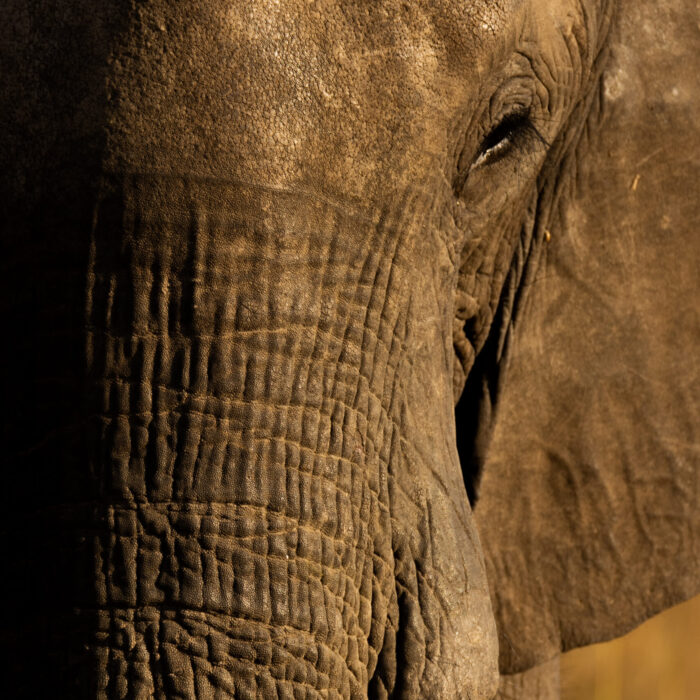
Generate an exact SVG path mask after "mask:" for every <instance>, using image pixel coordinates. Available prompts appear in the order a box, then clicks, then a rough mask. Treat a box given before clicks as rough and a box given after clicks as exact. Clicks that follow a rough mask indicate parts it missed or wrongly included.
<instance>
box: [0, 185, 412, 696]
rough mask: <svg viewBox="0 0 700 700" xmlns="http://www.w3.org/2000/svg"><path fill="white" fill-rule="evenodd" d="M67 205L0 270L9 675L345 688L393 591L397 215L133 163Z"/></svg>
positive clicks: (168, 692) (156, 689) (96, 688)
mask: <svg viewBox="0 0 700 700" xmlns="http://www.w3.org/2000/svg"><path fill="white" fill-rule="evenodd" d="M69 219H70V217H69ZM84 224H85V222H84V221H83V222H81V221H77V220H75V219H70V220H68V222H67V223H66V221H60V222H58V223H57V222H56V220H55V219H54V220H52V221H50V222H49V223H45V225H44V228H43V231H42V232H41V233H37V232H36V229H34V232H33V233H32V235H35V236H40V237H41V240H38V239H36V238H35V240H33V241H29V242H27V241H25V242H24V243H23V239H24V238H25V237H24V236H21V235H16V236H15V238H14V240H13V243H12V245H13V246H14V247H15V248H16V249H17V251H19V252H17V254H16V255H15V256H14V260H15V261H18V262H17V264H16V265H15V267H14V268H12V269H9V268H8V269H7V270H6V273H7V280H6V281H7V282H8V285H9V286H8V288H12V289H14V290H15V293H16V294H19V295H20V296H24V297H25V298H24V299H23V300H22V308H24V309H25V312H24V313H25V314H27V311H26V310H27V309H31V311H30V312H29V314H28V315H29V318H26V317H25V318H24V319H23V321H24V325H22V319H19V318H17V319H16V321H17V329H18V331H17V332H18V333H19V334H20V336H21V337H20V339H19V341H18V343H17V346H16V347H17V348H18V349H19V352H18V353H17V356H16V357H15V358H14V360H13V363H12V364H13V365H14V366H13V367H11V368H10V367H8V366H6V367H5V372H4V374H5V381H6V384H7V385H9V386H11V395H13V396H17V397H18V399H17V403H16V404H15V405H14V406H10V407H9V409H10V410H9V411H8V415H7V416H6V420H5V424H6V425H7V426H9V430H8V435H7V436H6V437H7V440H8V444H9V445H10V446H11V448H10V450H9V454H10V458H9V463H8V466H7V469H6V471H7V473H8V474H11V475H12V477H11V478H12V481H11V483H10V485H9V488H8V490H7V492H6V494H5V499H4V500H5V504H4V508H5V513H6V516H7V517H6V518H5V527H4V529H5V532H4V533H3V534H4V538H3V539H4V541H5V542H6V543H8V542H12V543H13V544H12V551H11V552H9V553H5V555H4V556H5V558H3V561H5V562H9V563H10V565H9V567H8V568H7V569H6V572H9V575H8V574H6V576H5V582H4V585H6V586H9V591H7V592H6V594H5V596H4V597H3V600H5V601H8V600H10V601H13V604H12V610H9V611H8V614H9V615H10V616H15V617H16V620H17V624H16V627H17V628H21V629H22V630H23V633H22V634H23V639H20V640H17V639H16V638H14V639H12V640H8V639H4V640H3V642H4V644H3V646H6V647H9V648H8V649H7V653H8V654H9V655H10V656H12V655H14V657H15V662H16V664H17V665H18V666H19V667H20V668H22V667H24V669H25V670H24V671H20V672H19V673H18V676H19V677H21V678H22V682H23V683H25V684H26V687H25V688H24V690H23V691H22V690H20V691H19V693H20V695H21V694H22V692H24V694H25V695H31V694H32V693H34V695H35V696H36V693H37V683H38V684H39V686H40V690H41V691H42V692H46V691H47V689H50V688H53V689H54V690H55V689H56V688H57V687H60V690H61V691H62V692H64V693H67V694H68V696H70V697H83V696H89V697H94V696H96V695H97V696H99V697H147V696H151V695H154V694H155V695H157V696H160V697H218V695H217V693H220V694H221V695H222V696H235V697H276V696H278V695H279V696H280V697H296V696H297V695H299V694H300V693H302V694H303V695H304V697H317V696H319V697H320V696H321V694H324V696H325V694H330V695H331V696H333V695H334V694H335V693H338V694H339V695H342V696H344V697H353V696H357V695H362V694H364V693H366V688H367V684H368V681H369V677H370V676H371V674H372V671H373V668H374V667H375V665H376V661H377V656H378V652H379V650H380V649H381V646H382V641H383V637H384V629H385V620H386V615H387V609H388V607H389V605H390V599H391V597H392V595H395V594H394V581H393V575H392V574H391V569H392V566H393V563H392V549H391V524H390V522H389V511H388V494H387V479H386V472H387V463H388V462H389V460H391V459H392V449H393V445H394V444H395V440H396V435H395V434H394V433H395V431H394V425H395V424H394V422H393V421H392V419H391V418H390V413H389V408H390V406H391V405H392V402H393V398H394V388H393V387H395V386H396V381H395V378H396V374H397V365H398V363H399V362H400V356H398V355H397V354H396V353H394V354H392V353H390V352H389V348H390V347H391V338H392V337H397V336H398V335H400V334H401V330H400V329H401V327H402V318H401V314H402V313H404V311H402V310H401V309H400V307H398V306H397V307H387V306H385V305H384V300H385V299H386V297H387V294H390V293H391V290H390V287H391V262H390V261H389V263H388V264H387V255H388V254H390V253H391V251H392V250H393V248H394V247H395V240H393V239H394V238H395V237H396V235H397V233H396V230H397V229H396V227H392V226H378V227H377V228H376V231H375V233H374V234H373V235H364V236H362V237H361V239H360V238H359V237H351V236H348V235H347V231H348V230H352V228H353V227H355V228H356V227H357V226H358V225H367V224H368V222H366V221H364V222H363V221H360V220H359V219H358V218H357V216H356V215H353V214H350V213H349V212H348V211H347V210H344V209H342V208H340V207H332V206H330V205H328V204H320V203H319V202H318V201H316V200H314V198H313V197H311V196H309V197H303V196H301V195H298V194H297V195H291V194H286V193H280V192H272V191H269V190H266V189H264V188H260V187H244V186H242V185H227V184H216V183H212V182H208V181H193V180H191V179H190V180H187V179H181V178H164V177H158V178H156V177H154V178H150V179H149V178H146V177H136V176H134V177H120V178H115V179H113V180H110V181H108V182H107V181H106V182H105V183H103V185H102V186H101V189H100V195H99V204H98V206H97V207H96V209H95V212H94V215H93V218H92V221H91V222H90V224H89V226H84ZM341 231H343V232H344V235H340V234H339V232H341ZM354 246H356V247H354ZM21 251H24V253H22V252H21ZM31 256H34V265H33V268H30V267H29V266H28V265H27V262H28V258H30V257H31ZM22 269H24V270H25V272H26V270H27V269H35V270H37V273H38V274H39V275H40V276H41V279H40V280H39V281H34V280H28V279H26V276H25V278H22V277H21V270H22ZM78 300H79V301H80V303H76V302H77V301H78ZM6 305H7V308H6V309H5V311H8V313H10V312H11V308H15V307H18V306H19V304H18V303H17V299H14V300H11V303H6ZM368 310H369V311H368ZM30 329H31V330H30ZM387 329H389V330H387ZM30 334H32V335H30ZM387 338H388V340H389V345H387ZM399 345H400V344H399ZM8 370H9V371H8ZM28 378H33V379H31V380H30V381H29V385H27V379H28ZM22 382H24V386H25V387H27V386H28V389H27V390H26V391H25V392H22V390H21V386H23V384H22ZM27 493H29V494H32V497H31V499H30V500H28V499H25V498H20V497H19V494H27ZM28 581H30V582H31V583H30V584H29V585H28V584H27V582H28ZM15 582H17V583H15ZM3 653H5V652H3ZM37 654H39V655H40V656H42V657H43V658H44V659H45V660H46V662H45V664H44V669H43V670H42V677H41V678H37V676H36V675H32V674H31V673H30V664H31V663H33V662H32V661H31V659H34V658H36V656H37Z"/></svg>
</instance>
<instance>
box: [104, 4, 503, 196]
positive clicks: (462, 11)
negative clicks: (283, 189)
mask: <svg viewBox="0 0 700 700" xmlns="http://www.w3.org/2000/svg"><path fill="white" fill-rule="evenodd" d="M502 4H503V3H496V4H488V6H487V4H486V3H461V2H454V0H449V1H448V0H442V1H441V2H436V3H429V2H427V1H424V2H418V3H404V2H398V0H382V1H381V2H375V3H367V2H340V1H339V0H318V1H309V0H253V1H251V2H246V3H238V2H237V3H230V2H223V1H221V0H199V1H198V2H193V3H191V4H190V6H189V10H188V11H187V12H186V13H185V12H182V11H181V10H180V9H178V8H175V7H174V6H173V4H172V3H166V2H162V1H157V0H153V1H151V2H145V3H142V4H141V5H140V6H139V9H138V11H137V12H134V14H133V17H132V20H131V23H130V26H129V28H128V29H127V31H125V32H124V34H123V35H122V38H121V39H119V40H118V41H116V43H115V48H114V52H113V58H112V63H111V68H110V73H109V82H110V85H111V90H110V95H111V99H110V104H109V108H108V113H109V123H108V128H109V134H108V156H107V162H108V165H109V166H110V167H112V168H115V169H122V168H127V169H130V170H134V169H135V170H149V169H150V170H152V169H155V170H161V171H166V172H172V171H173V170H179V171H188V172H191V173H196V174H200V175H208V176H215V177H222V178H227V179H245V180H252V181H261V182H266V183H270V184H273V185H278V186H291V185H294V184H298V183H299V182H300V181H301V182H305V184H311V183H309V180H313V179H314V178H315V179H323V181H324V182H323V184H324V186H325V187H326V188H327V189H331V190H336V191H338V192H342V193H343V194H344V196H346V197H348V196H350V197H352V196H353V195H354V196H356V197H358V198H359V199H364V198H366V195H367V191H368V190H369V191H376V183H377V182H381V183H382V188H383V189H387V187H392V188H393V187H396V188H399V189H402V187H401V186H402V184H405V183H406V182H412V183H415V182H416V181H418V182H420V181H422V180H423V179H424V178H423V176H422V175H423V173H425V172H427V171H434V170H435V167H436V162H438V161H439V159H440V158H443V157H444V153H445V152H446V151H447V146H446V143H445V142H444V141H445V139H446V138H447V133H448V128H447V126H448V125H449V124H450V123H451V121H452V120H453V119H454V113H455V111H456V110H459V109H464V104H465V97H466V96H467V95H468V94H469V92H470V90H471V91H473V86H474V83H475V80H470V78H471V77H474V76H475V75H476V72H477V71H476V63H477V57H478V56H483V54H484V49H483V48H482V46H483V45H485V44H484V42H488V41H489V37H493V35H494V34H497V33H498V31H499V28H500V27H501V25H503V24H504V17H505V15H506V13H505V12H504V10H503V9H502ZM496 8H501V9H496ZM470 86H471V87H470ZM313 184H318V183H313Z"/></svg>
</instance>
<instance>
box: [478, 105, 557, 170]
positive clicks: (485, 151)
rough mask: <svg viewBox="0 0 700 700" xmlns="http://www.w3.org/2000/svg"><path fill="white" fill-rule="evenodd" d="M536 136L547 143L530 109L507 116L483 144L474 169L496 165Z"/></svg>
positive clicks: (492, 130) (487, 136) (518, 110)
mask: <svg viewBox="0 0 700 700" xmlns="http://www.w3.org/2000/svg"><path fill="white" fill-rule="evenodd" d="M532 136H534V137H535V138H537V139H538V140H539V141H541V142H543V143H545V141H544V139H543V138H542V136H541V135H540V133H539V131H538V130H537V129H536V128H535V126H534V124H533V123H532V120H531V118H530V109H529V108H519V109H517V110H514V111H512V112H509V113H508V114H506V116H505V117H503V119H501V120H500V121H499V122H498V123H497V124H496V126H495V127H493V129H491V131H490V132H489V133H488V134H487V135H486V138H484V140H483V141H482V142H481V146H480V147H479V150H478V152H477V157H476V159H475V160H474V164H473V165H472V167H473V168H474V167H477V166H480V165H487V164H491V163H495V162H496V161H498V160H501V158H504V157H505V156H507V155H508V154H509V153H510V152H511V151H512V150H513V149H514V148H515V147H517V146H519V145H521V143H522V142H523V141H525V140H527V139H529V138H530V137H532Z"/></svg>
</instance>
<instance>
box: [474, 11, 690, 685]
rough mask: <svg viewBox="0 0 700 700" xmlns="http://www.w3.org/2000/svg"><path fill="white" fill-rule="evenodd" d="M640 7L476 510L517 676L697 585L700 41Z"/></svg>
mask: <svg viewBox="0 0 700 700" xmlns="http://www.w3.org/2000/svg"><path fill="white" fill-rule="evenodd" d="M697 20H698V10H697V4H696V3H695V2H674V3H663V4H655V3H650V4H648V5H641V6H640V5H639V4H638V3H635V4H632V3H630V4H629V5H628V4H624V5H622V6H621V8H620V18H619V23H618V26H617V28H616V29H615V34H614V41H613V43H612V46H611V49H612V52H611V56H610V58H609V59H608V61H607V62H606V67H605V72H604V75H603V82H602V87H601V90H600V93H599V95H598V98H597V101H596V103H595V105H594V108H593V112H592V114H591V117H590V118H589V124H588V126H587V129H586V131H585V133H584V135H583V137H582V140H581V142H580V145H579V148H578V154H577V157H575V158H574V159H572V161H571V165H570V168H569V171H568V172H567V173H564V174H563V175H562V177H561V188H562V195H561V196H560V201H559V204H558V207H557V212H556V216H554V217H553V218H552V221H551V223H550V224H549V228H550V232H551V242H550V243H549V245H548V246H547V247H546V249H545V250H543V251H542V252H541V253H540V254H539V255H540V256H541V258H543V259H542V261H541V262H540V263H539V264H538V268H537V270H536V271H535V270H533V272H532V278H531V279H532V284H531V285H530V286H529V287H528V289H527V291H526V293H525V294H523V295H522V297H523V298H522V299H521V302H520V305H519V308H518V318H517V319H516V320H515V322H514V324H513V326H514V331H513V333H512V334H511V337H510V339H509V345H510V350H509V353H508V354H509V357H510V359H509V360H508V359H504V360H503V362H502V363H501V370H502V371H503V373H504V376H503V377H502V380H501V382H500V390H499V391H498V392H496V393H497V394H498V396H497V398H496V401H495V403H496V409H495V416H496V417H495V420H494V424H493V438H492V440H491V443H490V445H489V447H488V448H487V450H486V451H485V464H484V466H483V470H484V471H483V473H484V476H483V480H482V484H481V491H480V500H479V502H478V504H477V506H476V508H475V514H476V518H477V523H478V527H479V532H480V535H481V537H482V541H483V542H484V549H485V555H486V561H487V570H488V572H489V579H490V582H491V585H492V591H493V599H494V608H495V614H496V618H497V620H498V622H499V631H500V655H501V669H502V670H503V671H507V672H509V673H514V672H517V671H521V670H523V669H526V668H529V667H531V666H533V665H535V664H539V663H544V662H545V661H546V660H548V659H550V658H552V656H553V655H555V654H557V653H558V652H559V651H560V650H562V649H563V650H567V649H570V648H574V647H577V646H582V645H584V644H590V643H594V642H597V641H603V640H607V639H610V638H613V637H615V636H618V635H620V634H623V633H625V632H627V631H629V630H630V629H631V628H632V627H634V626H636V625H638V624H640V623H641V622H642V621H644V620H645V619H646V618H647V617H649V616H651V615H654V614H656V613H658V612H659V611H661V610H663V609H664V608H666V607H668V606H669V605H672V604H675V603H678V602H681V601H683V600H686V599H687V598H690V597H691V596H693V595H696V594H697V593H698V592H699V590H698V587H699V583H700V568H699V567H700V509H698V503H700V477H699V474H700V471H699V469H698V466H699V465H698V441H699V440H700V367H699V366H698V361H697V352H696V348H697V346H698V338H699V337H700V238H699V237H698V221H699V220H700V209H699V200H698V197H697V189H698V182H700V155H699V151H698V146H699V145H700V129H699V128H698V120H697V114H698V110H699V109H700V94H699V93H698V90H697V74H698V68H699V66H698V56H700V26H699V25H698V22H697Z"/></svg>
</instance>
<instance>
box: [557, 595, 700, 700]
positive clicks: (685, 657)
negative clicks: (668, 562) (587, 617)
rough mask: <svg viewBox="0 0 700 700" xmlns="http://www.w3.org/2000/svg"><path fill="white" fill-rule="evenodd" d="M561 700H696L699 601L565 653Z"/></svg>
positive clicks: (699, 662)
mask: <svg viewBox="0 0 700 700" xmlns="http://www.w3.org/2000/svg"><path fill="white" fill-rule="evenodd" d="M561 685H562V700H700V597H698V598H694V599H693V600H691V601H689V602H687V603H684V604H683V605H679V606H677V607H675V608H672V609H671V610H668V611H667V612H665V613H663V614H662V615H659V616H657V617H655V618H652V619H651V620H649V621H648V622H646V623H645V624H643V625H642V626H641V627H639V628H637V629H636V630H635V631H633V632H631V633H630V634H628V635H627V636H625V637H622V638H621V639H617V640H615V641H613V642H608V643H606V644H596V645H595V646H591V647H588V648H585V649H578V650H576V651H572V652H570V653H568V654H565V655H564V656H563V658H562V665H561Z"/></svg>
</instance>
